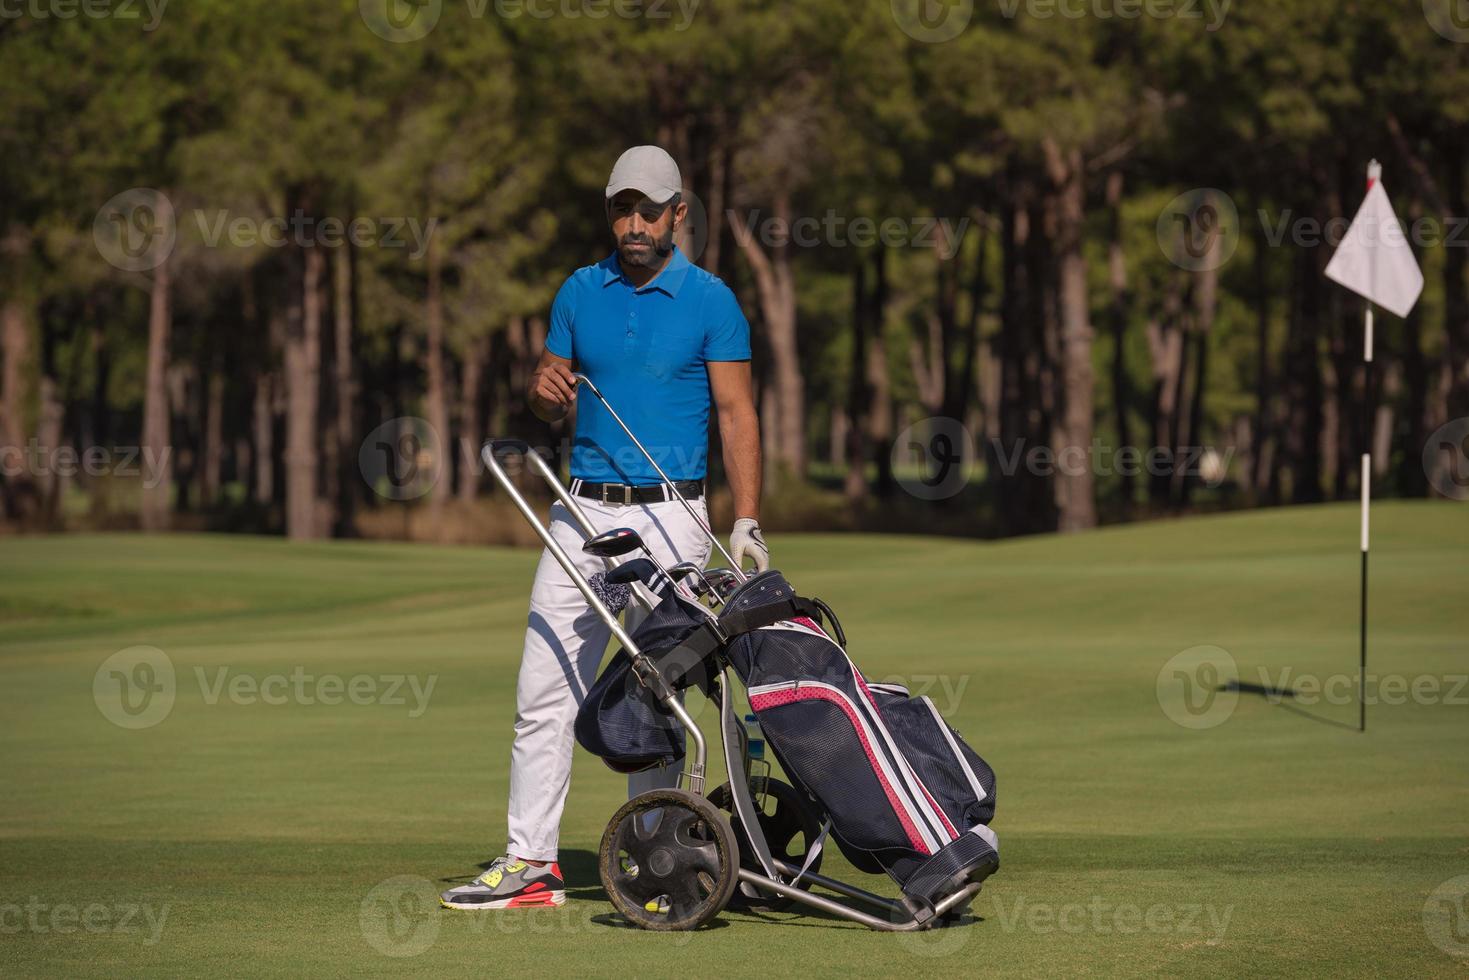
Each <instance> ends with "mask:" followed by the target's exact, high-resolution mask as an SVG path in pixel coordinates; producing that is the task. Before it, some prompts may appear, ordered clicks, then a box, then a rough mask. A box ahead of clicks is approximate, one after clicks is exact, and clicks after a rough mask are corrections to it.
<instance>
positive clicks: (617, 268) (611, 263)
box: [602, 245, 693, 297]
mask: <svg viewBox="0 0 1469 980" xmlns="http://www.w3.org/2000/svg"><path fill="white" fill-rule="evenodd" d="M692 264H693V263H691V262H689V260H688V258H687V257H686V256H685V255H684V254H683V250H682V249H680V248H679V247H678V246H677V245H675V246H674V247H673V254H672V255H671V256H669V257H668V264H667V265H665V266H664V267H663V271H662V272H659V273H658V275H657V276H656V277H654V279H653V281H652V282H650V283H648V284H647V285H646V286H643V287H641V288H639V289H638V290H637V291H638V292H640V293H644V292H647V291H648V290H650V289H658V290H661V291H663V292H664V293H667V294H668V295H669V296H673V297H677V296H678V291H679V288H680V287H681V286H683V281H684V279H685V278H687V277H688V274H689V268H690V267H691V266H692ZM618 281H622V282H627V283H628V285H632V283H631V282H628V279H627V277H626V276H624V275H623V274H622V264H621V263H620V262H618V261H617V253H616V252H615V251H614V252H613V253H612V254H611V255H609V256H607V258H605V259H603V260H602V285H603V286H608V285H611V284H612V283H614V282H618Z"/></svg>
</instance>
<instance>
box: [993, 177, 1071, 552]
mask: <svg viewBox="0 0 1469 980" xmlns="http://www.w3.org/2000/svg"><path fill="white" fill-rule="evenodd" d="M1007 196H1008V197H1009V201H1010V203H1009V206H1008V208H1009V209H1008V211H1007V213H1006V215H1005V218H1004V231H1005V238H1004V249H1003V262H1002V275H1001V278H1002V281H1003V286H1004V289H1003V292H1002V294H1001V299H1000V343H999V360H1000V364H999V375H1000V392H999V402H998V404H999V412H998V414H999V422H998V436H997V440H998V441H997V442H995V443H991V444H989V446H988V447H987V449H988V453H989V459H988V463H989V472H990V473H992V474H994V477H993V479H995V480H996V481H997V482H998V488H997V494H996V495H997V498H998V500H999V512H1000V522H1001V528H1002V531H1003V532H1004V533H1006V534H1027V533H1031V532H1034V531H1042V530H1047V529H1049V528H1051V527H1053V526H1054V516H1055V515H1054V501H1053V499H1052V496H1051V490H1050V484H1049V482H1048V480H1047V478H1046V477H1045V476H1044V475H1043V474H1042V473H1041V472H1039V470H1038V468H1037V467H1035V466H1033V465H1031V459H1032V457H1031V456H1030V455H1029V454H1030V453H1032V452H1033V451H1034V450H1037V449H1040V448H1044V447H1045V443H1046V442H1047V440H1048V438H1049V436H1050V432H1049V428H1050V420H1049V413H1048V411H1047V408H1046V406H1045V404H1044V391H1043V387H1044V378H1043V376H1042V375H1043V372H1044V371H1046V370H1048V367H1047V365H1046V363H1045V342H1044V337H1043V332H1044V326H1043V324H1042V321H1043V318H1044V313H1043V311H1042V310H1041V307H1040V298H1041V295H1042V294H1043V293H1044V292H1045V289H1044V285H1045V283H1044V280H1045V278H1046V276H1045V269H1046V266H1047V260H1046V255H1045V250H1044V243H1043V242H1040V241H1039V239H1041V238H1042V237H1043V236H1042V235H1041V234H1040V225H1041V222H1040V220H1039V217H1040V216H1039V210H1038V208H1037V207H1035V206H1033V203H1032V200H1031V199H1032V198H1033V197H1034V193H1033V190H1032V188H1031V186H1030V184H1029V183H1028V181H1026V182H1021V183H1019V184H1018V186H1016V187H1014V189H1013V190H1011V192H1010V194H1009V195H1007Z"/></svg>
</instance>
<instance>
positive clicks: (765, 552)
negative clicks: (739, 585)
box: [729, 517, 770, 572]
mask: <svg viewBox="0 0 1469 980" xmlns="http://www.w3.org/2000/svg"><path fill="white" fill-rule="evenodd" d="M729 552H730V557H731V558H733V559H734V560H735V566H736V567H737V568H739V569H740V570H741V571H743V570H744V567H745V559H746V558H747V557H748V558H749V559H750V560H752V561H753V562H754V563H755V571H756V572H763V571H766V570H767V569H769V568H770V549H769V548H767V547H766V546H765V537H764V535H762V534H761V533H760V522H759V521H757V520H755V518H753V517H741V518H740V519H739V520H737V521H735V523H734V531H733V532H732V533H731V534H730V536H729Z"/></svg>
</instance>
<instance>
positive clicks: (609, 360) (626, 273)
mask: <svg viewBox="0 0 1469 980" xmlns="http://www.w3.org/2000/svg"><path fill="white" fill-rule="evenodd" d="M682 188H683V180H682V178H681V177H680V175H679V172H678V165H677V164H675V163H674V162H673V158H672V157H670V156H669V155H668V154H667V153H666V152H664V151H663V150H662V149H660V148H659V147H656V146H635V147H633V148H632V149H630V150H628V151H627V152H626V153H624V154H622V156H621V157H619V158H618V160H617V163H616V165H615V166H613V168H612V176H611V177H609V178H608V180H607V196H606V208H607V220H608V222H609V223H610V224H611V227H612V238H613V240H614V242H615V243H616V246H617V250H616V251H615V252H613V253H612V254H611V255H609V256H607V258H605V259H603V260H602V261H601V262H598V263H597V264H596V265H589V266H586V267H584V268H581V269H578V270H577V271H576V272H574V273H572V275H571V277H570V278H569V279H567V280H566V282H565V283H564V284H563V285H562V286H561V289H560V291H559V292H557V294H556V301H555V303H554V304H553V305H552V307H551V327H550V330H549V332H548V333H547V336H546V349H545V351H544V353H542V355H541V360H540V364H539V365H537V367H536V371H535V374H534V375H533V376H532V378H531V382H530V391H529V396H528V397H529V401H530V407H531V410H532V411H534V412H535V413H536V415H537V416H539V417H540V418H542V419H545V420H546V421H555V420H557V419H561V418H563V417H565V415H566V413H567V411H568V410H569V409H570V408H571V404H572V401H573V400H574V399H576V397H577V396H576V386H575V383H574V381H573V379H572V372H573V371H581V372H583V373H585V374H586V375H587V377H588V378H590V379H591V380H592V382H593V383H594V384H595V385H596V386H597V388H598V389H600V390H601V392H602V393H603V394H604V395H606V396H607V399H608V401H609V402H610V403H611V404H612V405H613V406H615V407H616V409H617V411H618V412H619V414H621V415H622V417H623V418H624V419H625V420H626V421H627V424H628V426H629V427H630V428H631V429H632V431H633V432H635V433H637V435H638V438H639V439H641V440H642V442H643V444H644V445H645V446H647V447H648V451H649V452H650V453H651V454H652V455H653V456H654V458H655V459H657V460H658V463H659V465H660V466H662V467H663V469H664V470H665V471H666V472H667V473H668V476H669V478H670V479H672V480H673V481H674V482H675V484H676V485H677V487H678V492H679V493H680V494H681V495H682V496H683V497H684V498H685V499H687V500H688V501H689V502H690V503H691V504H692V505H693V507H694V509H695V510H696V511H698V512H699V514H700V515H701V516H702V517H703V519H704V521H705V523H706V524H707V523H708V508H707V505H706V503H705V488H704V476H705V472H706V457H707V456H708V451H709V408H710V404H711V402H712V404H713V406H714V408H715V410H716V411H717V412H718V414H719V434H720V439H721V441H722V443H723V446H724V468H725V472H726V473H728V475H729V485H730V491H731V493H732V494H733V496H734V511H735V522H734V529H733V533H732V534H731V536H730V554H731V556H732V557H733V558H734V560H735V561H736V562H739V563H740V564H741V565H743V564H744V562H745V559H747V558H748V559H751V560H752V561H753V562H754V564H755V567H756V568H757V569H759V570H760V571H764V570H765V569H766V568H768V567H769V565H770V554H769V552H768V551H767V549H766V547H765V542H764V539H763V538H762V537H761V534H760V524H759V504H760V429H759V420H758V418H757V417H756V415H755V403H754V398H753V394H752V389H751V383H750V325H749V323H747V322H746V320H745V317H744V314H743V313H741V312H740V307H739V303H738V302H736V300H735V297H734V294H733V293H732V292H730V290H729V287H728V286H726V285H725V284H724V283H723V282H722V281H720V280H719V278H718V277H716V276H713V275H710V274H709V273H708V272H705V271H704V270H703V269H700V268H698V267H697V266H695V265H693V264H692V263H690V262H689V260H688V257H687V256H685V255H684V254H683V253H682V252H680V251H679V250H678V248H677V247H675V246H674V244H673V237H674V234H675V232H677V231H678V229H679V227H680V226H681V225H682V224H683V222H684V220H685V218H686V216H687V214H688V205H687V204H686V203H684V202H683V201H682V200H680V196H681V191H682ZM570 490H571V493H572V494H573V495H575V496H577V497H579V498H581V499H580V501H579V502H580V503H581V505H582V507H583V508H584V509H585V510H586V512H587V517H588V518H589V519H590V521H591V522H592V524H593V525H594V526H595V527H596V528H597V529H598V530H599V531H605V530H610V529H611V528H615V527H630V528H632V529H633V530H635V531H637V532H638V533H639V534H640V535H641V536H642V538H643V541H645V542H646V543H647V545H648V547H649V548H650V549H651V550H652V551H653V553H654V554H655V555H656V556H657V558H658V561H659V562H660V563H661V564H662V565H663V566H664V567H668V566H671V565H674V564H676V563H678V562H681V561H692V562H696V563H697V564H698V565H700V566H701V567H702V566H703V565H704V563H705V561H706V560H707V559H708V557H709V551H710V542H709V540H708V538H706V537H705V536H704V533H703V532H702V531H701V530H700V528H699V527H698V525H697V524H695V522H694V519H693V518H692V517H691V516H690V515H689V514H688V513H687V512H686V511H685V510H684V508H683V506H682V505H681V504H680V503H679V502H678V501H677V500H675V499H673V498H672V497H671V496H670V495H669V491H668V489H667V487H666V486H664V485H663V484H662V483H661V482H660V480H659V477H658V473H657V471H655V470H654V469H653V467H652V466H651V465H650V464H649V463H648V461H647V460H646V459H644V458H643V455H642V454H641V453H640V452H638V450H637V448H636V447H635V446H634V445H633V444H632V443H631V442H630V441H629V440H628V438H627V436H626V435H625V434H624V433H623V431H622V429H621V428H620V427H619V426H618V425H617V423H616V422H615V421H613V419H612V417H611V416H610V415H608V414H607V412H606V410H605V409H604V408H603V407H602V405H601V403H600V402H598V401H597V400H596V399H595V398H593V397H590V396H589V397H587V398H583V399H580V400H579V401H578V402H577V414H576V438H575V442H574V444H573V447H572V451H571V487H570ZM551 533H552V534H553V535H554V536H555V539H556V541H557V542H558V543H559V544H560V545H561V546H562V547H563V548H565V549H566V551H567V553H568V554H570V555H572V556H573V559H574V560H576V561H577V562H578V567H579V568H580V570H581V572H582V574H584V575H588V576H590V575H592V574H594V573H596V572H598V571H601V570H603V569H604V568H605V566H604V564H603V562H602V560H601V559H598V558H594V557H592V556H590V555H586V554H585V553H584V552H583V551H582V550H581V543H582V540H583V535H582V533H581V532H580V531H579V529H578V527H577V525H576V524H575V523H574V522H573V520H572V517H571V515H570V514H569V513H568V512H567V510H566V509H565V508H564V507H563V506H562V505H561V504H559V503H557V504H553V505H552V507H551ZM629 615H633V612H632V610H631V609H629ZM609 635H610V631H609V630H608V628H607V627H606V626H605V625H604V624H603V623H602V621H601V620H600V619H599V618H598V617H597V615H596V614H595V613H593V612H592V611H591V609H590V608H589V607H588V606H587V602H586V599H585V598H584V597H583V596H582V594H581V592H580V591H579V590H578V589H577V588H576V586H575V585H574V584H572V581H571V579H570V578H569V577H568V576H567V574H566V572H565V571H564V570H563V569H562V568H561V566H560V565H559V564H557V562H556V560H555V558H553V557H552V556H551V553H550V551H546V552H543V553H542V555H541V562H540V565H539V566H538V567H537V569H536V580H535V585H534V586H533V588H532V589H531V598H530V622H529V625H528V626H527V627H526V631H525V649H524V652H523V653H522V654H521V661H520V680H519V682H518V684H517V686H516V691H515V744H514V747H513V748H512V749H511V752H510V804H509V824H510V836H509V842H508V843H507V844H506V847H505V855H504V856H503V857H500V858H497V859H496V860H495V861H494V862H493V863H492V864H491V865H490V867H489V869H488V870H486V871H485V872H484V873H483V874H482V875H480V876H479V877H478V878H476V879H475V880H474V881H473V882H471V883H470V884H467V885H462V886H460V887H458V888H454V889H451V890H450V891H447V892H444V893H443V895H442V896H441V899H442V901H443V904H444V905H446V906H448V907H449V908H455V909H506V908H530V907H536V906H547V905H561V904H563V903H564V902H565V901H566V884H565V881H564V880H563V878H562V875H561V868H560V866H559V864H558V863H557V860H556V858H557V854H556V848H557V843H558V839H559V836H560V824H561V811H562V809H563V807H564V806H565V804H566V792H567V789H568V788H569V786H570V783H571V756H572V745H573V743H572V725H573V722H574V721H575V719H576V712H577V707H578V705H580V704H581V701H582V699H583V698H584V697H585V696H586V693H587V690H588V689H589V688H590V687H591V686H592V683H593V682H594V681H595V680H596V676H597V669H598V667H599V666H600V664H601V660H602V654H603V652H604V651H605V650H606V647H607V641H608V639H609ZM678 771H679V767H678V766H676V765H675V766H669V767H668V768H666V769H654V770H651V771H649V772H644V773H637V774H634V775H632V776H629V777H628V787H627V789H628V795H629V796H633V795H636V794H637V793H642V792H646V791H647V790H650V789H656V788H660V787H666V786H673V785H675V783H676V782H677V776H678Z"/></svg>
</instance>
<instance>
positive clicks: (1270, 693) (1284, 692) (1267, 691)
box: [1218, 680, 1357, 732]
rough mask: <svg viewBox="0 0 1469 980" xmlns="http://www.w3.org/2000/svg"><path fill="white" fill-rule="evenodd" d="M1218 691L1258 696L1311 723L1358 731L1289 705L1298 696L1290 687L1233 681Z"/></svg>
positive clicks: (1223, 685)
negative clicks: (1315, 722)
mask: <svg viewBox="0 0 1469 980" xmlns="http://www.w3.org/2000/svg"><path fill="white" fill-rule="evenodd" d="M1218 690H1220V691H1234V692H1236V693H1238V694H1257V695H1259V696H1260V697H1262V698H1264V699H1265V700H1267V701H1269V702H1270V703H1271V704H1273V705H1276V706H1277V707H1281V708H1284V709H1285V710H1286V711H1289V712H1291V713H1292V714H1297V715H1300V716H1301V717H1302V718H1309V719H1310V720H1311V721H1317V722H1320V723H1321V724H1323V725H1331V726H1333V727H1336V728H1345V729H1346V730H1347V731H1351V732H1355V731H1356V730H1357V726H1356V725H1350V724H1348V723H1346V722H1344V721H1337V720H1336V719H1335V718H1328V717H1326V716H1325V715H1318V714H1316V713H1314V712H1311V711H1307V710H1306V709H1305V708H1302V707H1300V706H1299V705H1295V704H1290V703H1288V702H1289V701H1290V700H1293V699H1294V698H1295V696H1296V692H1295V691H1293V690H1292V689H1290V688H1288V687H1266V686H1265V685H1264V684H1250V683H1248V682H1244V681H1238V680H1233V681H1228V682H1226V683H1224V684H1220V685H1219V687H1218Z"/></svg>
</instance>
